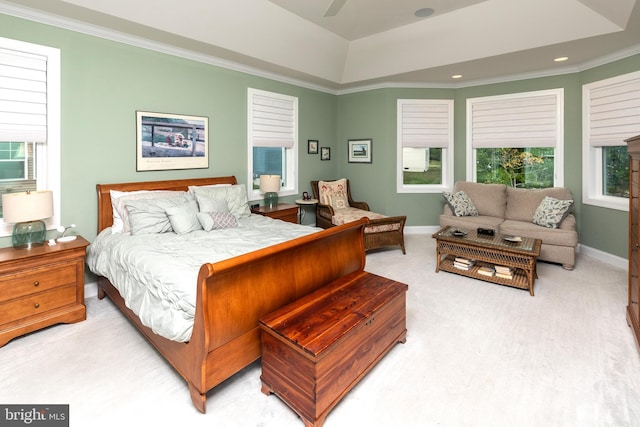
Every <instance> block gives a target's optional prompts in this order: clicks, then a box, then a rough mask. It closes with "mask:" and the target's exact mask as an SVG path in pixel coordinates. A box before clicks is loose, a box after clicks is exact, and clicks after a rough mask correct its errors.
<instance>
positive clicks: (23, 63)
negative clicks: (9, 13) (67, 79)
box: [0, 49, 47, 142]
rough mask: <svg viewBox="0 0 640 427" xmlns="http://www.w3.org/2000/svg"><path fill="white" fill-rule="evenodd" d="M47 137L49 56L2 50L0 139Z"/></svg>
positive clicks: (30, 140) (0, 62) (43, 140)
mask: <svg viewBox="0 0 640 427" xmlns="http://www.w3.org/2000/svg"><path fill="white" fill-rule="evenodd" d="M46 140H47V58H46V57H44V56H40V55H33V54H28V53H22V52H18V51H13V50H8V49H0V141H27V142H46Z"/></svg>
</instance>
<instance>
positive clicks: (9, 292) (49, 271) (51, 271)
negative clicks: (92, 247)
mask: <svg viewBox="0 0 640 427" xmlns="http://www.w3.org/2000/svg"><path fill="white" fill-rule="evenodd" d="M76 280H77V277H76V265H75V263H74V264H67V265H61V266H56V267H54V268H42V269H39V270H34V271H28V272H25V273H18V274H10V275H4V276H0V302H3V301H8V300H11V299H14V298H17V297H20V296H23V295H29V294H32V293H34V292H43V291H46V290H49V289H52V288H55V287H58V286H63V285H69V284H75V283H76Z"/></svg>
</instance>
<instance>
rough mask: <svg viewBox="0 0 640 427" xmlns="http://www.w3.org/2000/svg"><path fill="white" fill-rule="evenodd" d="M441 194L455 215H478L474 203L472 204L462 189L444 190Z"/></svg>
mask: <svg viewBox="0 0 640 427" xmlns="http://www.w3.org/2000/svg"><path fill="white" fill-rule="evenodd" d="M442 195H443V196H444V199H445V200H446V201H447V203H448V204H449V207H451V210H452V211H453V213H454V215H455V216H478V209H476V205H474V204H473V202H472V201H471V199H470V198H469V196H468V195H467V193H465V192H464V191H458V192H456V193H451V192H449V191H445V192H443V193H442Z"/></svg>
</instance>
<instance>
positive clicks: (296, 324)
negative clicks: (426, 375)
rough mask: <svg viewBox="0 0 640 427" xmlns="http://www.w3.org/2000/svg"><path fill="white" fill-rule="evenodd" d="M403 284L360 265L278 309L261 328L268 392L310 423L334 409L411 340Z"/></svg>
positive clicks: (264, 382)
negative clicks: (396, 347)
mask: <svg viewBox="0 0 640 427" xmlns="http://www.w3.org/2000/svg"><path fill="white" fill-rule="evenodd" d="M407 289H408V286H407V285H405V284H404V283H399V282H395V281H393V280H390V279H387V278H384V277H380V276H377V275H375V274H371V273H366V272H363V271H357V272H354V273H352V274H350V275H347V276H345V277H343V278H341V279H338V280H336V281H334V282H332V283H331V284H329V285H327V286H325V287H324V288H322V289H319V290H318V291H316V292H313V293H312V294H309V295H307V296H305V297H303V298H301V299H300V300H298V301H295V302H293V303H292V304H289V305H288V306H285V307H283V308H281V309H279V310H277V311H275V312H274V313H271V314H269V315H267V316H265V317H263V318H262V319H261V320H260V328H261V329H262V376H261V380H262V392H263V393H265V394H270V393H275V394H276V395H277V396H278V397H279V398H280V399H282V400H283V401H284V402H285V403H286V404H287V405H289V406H290V407H291V408H292V409H293V410H294V411H295V412H296V413H297V414H298V415H299V416H300V417H301V418H302V420H303V421H304V423H305V425H306V426H318V427H319V426H321V425H322V423H323V422H324V419H325V417H326V416H327V413H328V412H329V411H330V410H331V409H332V408H333V407H334V406H335V405H336V404H337V403H338V402H339V401H340V399H341V398H342V396H344V395H345V394H346V393H347V392H348V391H349V390H350V389H351V388H352V387H353V386H355V385H356V383H357V382H358V381H359V380H360V379H361V378H362V377H363V376H364V375H365V374H366V373H367V372H368V371H369V370H371V368H373V366H374V365H375V364H376V363H377V362H378V360H380V359H381V358H382V357H383V356H384V355H385V354H386V353H387V352H388V351H389V350H390V349H391V348H392V347H393V346H394V345H395V344H396V343H397V342H403V343H404V342H405V339H406V333H407V329H406V291H407Z"/></svg>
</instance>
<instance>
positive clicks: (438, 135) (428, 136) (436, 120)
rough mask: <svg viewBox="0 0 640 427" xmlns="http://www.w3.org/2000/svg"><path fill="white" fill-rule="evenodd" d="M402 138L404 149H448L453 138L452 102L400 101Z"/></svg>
mask: <svg viewBox="0 0 640 427" xmlns="http://www.w3.org/2000/svg"><path fill="white" fill-rule="evenodd" d="M399 102H401V103H402V104H401V114H402V119H401V124H400V126H401V129H400V138H401V143H402V146H403V147H404V148H447V147H448V146H449V139H450V137H451V132H452V130H451V126H452V122H453V120H452V118H451V114H452V102H451V101H440V102H439V101H431V100H429V101H423V100H400V101H399Z"/></svg>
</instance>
